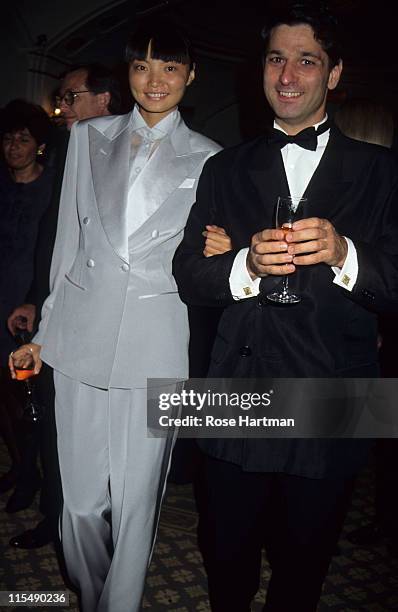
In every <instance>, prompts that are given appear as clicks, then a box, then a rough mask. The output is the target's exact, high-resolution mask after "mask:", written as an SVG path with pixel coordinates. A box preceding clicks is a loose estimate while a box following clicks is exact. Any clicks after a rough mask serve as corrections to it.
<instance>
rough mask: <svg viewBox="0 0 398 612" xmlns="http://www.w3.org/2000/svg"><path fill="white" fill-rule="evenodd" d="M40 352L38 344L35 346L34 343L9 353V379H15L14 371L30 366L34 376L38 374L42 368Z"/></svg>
mask: <svg viewBox="0 0 398 612" xmlns="http://www.w3.org/2000/svg"><path fill="white" fill-rule="evenodd" d="M40 351H41V346H40V344H35V343H34V342H31V343H30V344H24V345H23V346H21V347H20V348H19V349H17V350H16V351H13V352H12V353H10V356H9V358H8V367H9V368H10V373H11V378H14V379H16V378H17V375H16V372H15V370H16V369H18V368H25V369H29V368H30V367H31V366H32V365H33V367H34V374H35V375H36V374H38V373H39V372H40V370H41V366H42V361H41V359H40Z"/></svg>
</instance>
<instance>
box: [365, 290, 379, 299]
mask: <svg viewBox="0 0 398 612" xmlns="http://www.w3.org/2000/svg"><path fill="white" fill-rule="evenodd" d="M362 295H363V296H364V297H366V298H368V300H374V299H375V297H376V296H375V294H374V293H373V292H372V291H368V289H362Z"/></svg>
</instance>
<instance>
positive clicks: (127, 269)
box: [120, 263, 130, 272]
mask: <svg viewBox="0 0 398 612" xmlns="http://www.w3.org/2000/svg"><path fill="white" fill-rule="evenodd" d="M120 267H121V269H122V270H123V272H128V271H129V270H130V266H129V264H127V263H124V264H123V265H122V266H120Z"/></svg>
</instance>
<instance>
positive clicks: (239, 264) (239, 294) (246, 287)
mask: <svg viewBox="0 0 398 612" xmlns="http://www.w3.org/2000/svg"><path fill="white" fill-rule="evenodd" d="M248 252H249V249H248V248H247V249H241V250H240V251H239V253H238V254H237V255H236V257H235V260H234V263H233V266H232V269H231V274H230V275H229V286H230V289H231V293H232V297H233V298H234V300H245V299H247V298H250V297H254V296H256V295H258V294H259V293H260V281H261V278H256V279H255V280H252V279H251V277H250V274H249V272H248V271H247V267H246V259H247V254H248Z"/></svg>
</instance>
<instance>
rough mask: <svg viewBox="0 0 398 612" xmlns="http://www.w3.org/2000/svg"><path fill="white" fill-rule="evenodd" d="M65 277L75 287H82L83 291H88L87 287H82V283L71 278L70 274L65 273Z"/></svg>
mask: <svg viewBox="0 0 398 612" xmlns="http://www.w3.org/2000/svg"><path fill="white" fill-rule="evenodd" d="M65 279H66V280H67V281H68V283H70V284H71V285H73V286H74V287H77V288H78V289H81V291H86V287H82V286H81V285H79V283H77V282H76V281H75V280H73V278H71V277H70V276H69V275H68V274H65Z"/></svg>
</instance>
